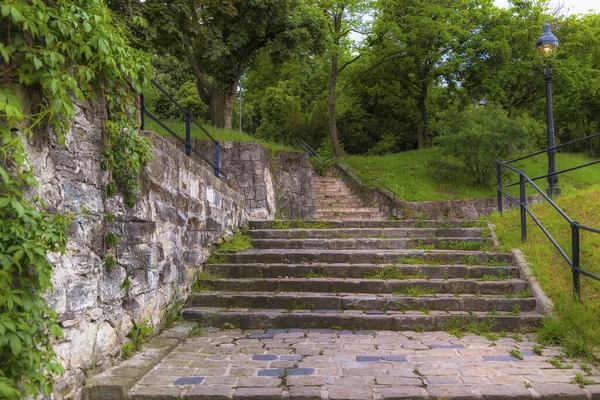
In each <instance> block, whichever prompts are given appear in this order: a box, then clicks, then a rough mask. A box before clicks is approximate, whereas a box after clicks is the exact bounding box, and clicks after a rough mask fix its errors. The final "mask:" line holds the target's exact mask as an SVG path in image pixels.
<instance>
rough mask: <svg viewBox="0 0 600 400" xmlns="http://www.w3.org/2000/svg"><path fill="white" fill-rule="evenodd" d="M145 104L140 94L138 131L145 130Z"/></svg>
mask: <svg viewBox="0 0 600 400" xmlns="http://www.w3.org/2000/svg"><path fill="white" fill-rule="evenodd" d="M145 112H146V103H145V102H144V95H143V94H140V129H141V130H144V129H145V128H146V115H145V114H146V113H145Z"/></svg>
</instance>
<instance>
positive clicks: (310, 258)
mask: <svg viewBox="0 0 600 400" xmlns="http://www.w3.org/2000/svg"><path fill="white" fill-rule="evenodd" d="M215 258H216V259H217V260H219V261H217V262H218V263H220V264H222V263H259V264H265V263H296V264H302V263H306V264H308V263H338V264H339V263H349V264H382V263H386V264H392V263H396V264H430V265H431V264H434V265H435V264H467V265H486V264H489V263H493V262H495V261H500V262H502V261H510V255H508V254H505V253H493V252H478V251H461V250H453V251H449V250H312V249H293V250H285V249H258V250H246V251H238V252H235V253H216V254H215Z"/></svg>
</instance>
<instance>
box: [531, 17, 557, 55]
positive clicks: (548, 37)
mask: <svg viewBox="0 0 600 400" xmlns="http://www.w3.org/2000/svg"><path fill="white" fill-rule="evenodd" d="M535 45H536V47H537V49H538V51H539V52H540V57H541V58H542V59H548V58H550V59H552V58H553V57H554V55H555V54H556V49H557V48H558V39H557V38H556V36H554V35H553V34H552V32H550V24H544V32H543V33H542V36H540V38H539V39H538V40H537V42H536V43H535Z"/></svg>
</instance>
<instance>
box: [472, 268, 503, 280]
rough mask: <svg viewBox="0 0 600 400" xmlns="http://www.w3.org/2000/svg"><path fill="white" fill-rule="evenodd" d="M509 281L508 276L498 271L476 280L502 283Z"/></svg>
mask: <svg viewBox="0 0 600 400" xmlns="http://www.w3.org/2000/svg"><path fill="white" fill-rule="evenodd" d="M507 279H509V276H508V275H506V272H504V271H502V270H500V271H498V272H496V274H494V275H493V274H485V275H482V276H480V277H479V278H477V280H478V281H504V280H507Z"/></svg>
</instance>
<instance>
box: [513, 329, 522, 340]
mask: <svg viewBox="0 0 600 400" xmlns="http://www.w3.org/2000/svg"><path fill="white" fill-rule="evenodd" d="M512 339H513V340H514V341H515V342H522V341H523V338H522V337H521V335H520V334H519V332H517V331H514V332H513V334H512Z"/></svg>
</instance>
